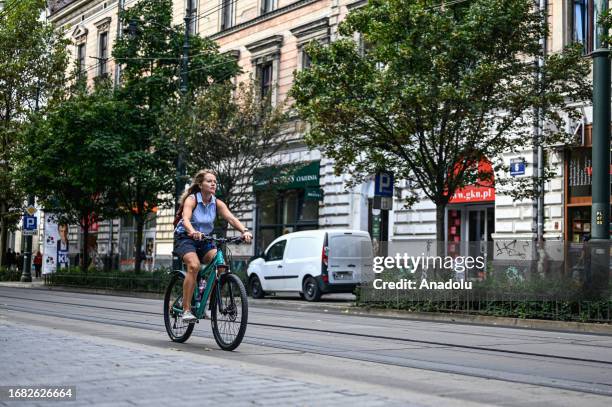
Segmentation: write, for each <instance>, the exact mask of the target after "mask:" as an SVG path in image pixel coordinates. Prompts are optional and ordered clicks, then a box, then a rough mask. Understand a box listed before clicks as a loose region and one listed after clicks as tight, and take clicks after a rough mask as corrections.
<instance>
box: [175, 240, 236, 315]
mask: <svg viewBox="0 0 612 407" xmlns="http://www.w3.org/2000/svg"><path fill="white" fill-rule="evenodd" d="M219 265H225V258H224V257H223V252H222V251H221V249H217V254H216V255H215V258H214V259H213V261H211V262H210V263H208V264H203V265H202V266H201V267H200V271H199V272H198V277H197V278H196V284H195V287H194V289H193V295H192V296H191V306H192V307H193V306H195V299H196V298H197V295H198V294H199V284H198V282H199V281H200V279H201V278H204V279H206V289H205V290H204V292H203V293H202V298H201V299H200V305H199V306H198V308H196V310H195V316H196V318H198V319H202V317H203V316H204V311H205V309H206V308H205V307H206V303H207V302H208V298H209V297H210V293H211V292H212V289H213V286H214V287H215V289H218V287H217V284H216V279H217V275H216V273H215V270H216V268H217V266H219ZM212 276H214V278H211V277H212ZM177 301H178V299H177ZM172 309H173V311H174V312H176V313H177V314H182V313H183V307H179V306H178V305H177V303H176V301H175V303H174V304H173V305H172Z"/></svg>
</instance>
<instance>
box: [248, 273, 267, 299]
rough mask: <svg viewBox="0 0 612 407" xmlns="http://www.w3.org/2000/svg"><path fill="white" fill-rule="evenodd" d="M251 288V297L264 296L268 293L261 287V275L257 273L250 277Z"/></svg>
mask: <svg viewBox="0 0 612 407" xmlns="http://www.w3.org/2000/svg"><path fill="white" fill-rule="evenodd" d="M249 288H250V289H251V297H253V298H263V297H265V295H266V293H265V292H264V290H263V289H262V288H261V281H259V277H257V276H256V275H253V276H251V278H250V279H249Z"/></svg>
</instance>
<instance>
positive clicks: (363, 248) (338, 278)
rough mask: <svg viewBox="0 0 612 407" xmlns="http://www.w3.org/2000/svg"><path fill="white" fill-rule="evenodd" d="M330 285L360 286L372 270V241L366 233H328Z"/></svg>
mask: <svg viewBox="0 0 612 407" xmlns="http://www.w3.org/2000/svg"><path fill="white" fill-rule="evenodd" d="M327 243H328V248H329V253H328V256H329V267H328V272H329V283H330V284H359V283H360V282H362V276H363V275H366V274H367V272H368V270H371V269H372V262H373V253H372V241H371V240H370V236H369V235H368V234H367V233H365V232H334V231H329V232H328V241H327Z"/></svg>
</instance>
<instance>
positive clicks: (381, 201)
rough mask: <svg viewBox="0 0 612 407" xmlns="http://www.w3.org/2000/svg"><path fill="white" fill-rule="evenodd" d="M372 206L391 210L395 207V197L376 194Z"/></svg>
mask: <svg viewBox="0 0 612 407" xmlns="http://www.w3.org/2000/svg"><path fill="white" fill-rule="evenodd" d="M372 208H374V209H382V210H383V211H389V210H391V209H393V197H390V196H375V197H374V201H373V202H372Z"/></svg>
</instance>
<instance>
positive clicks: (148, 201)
mask: <svg viewBox="0 0 612 407" xmlns="http://www.w3.org/2000/svg"><path fill="white" fill-rule="evenodd" d="M120 17H121V19H122V22H123V25H124V26H125V27H129V29H128V33H127V35H124V36H122V37H121V38H120V39H119V40H118V41H117V42H116V44H115V47H114V49H113V58H114V59H115V60H116V61H117V63H120V64H121V66H122V77H121V84H120V87H119V89H118V90H117V95H116V97H117V98H118V100H120V101H123V102H124V103H127V104H128V105H129V106H130V108H131V109H134V110H135V111H138V112H139V115H140V117H141V118H142V123H143V126H141V127H140V128H139V132H135V133H133V134H132V135H131V137H130V139H129V140H126V142H125V143H123V150H122V151H121V153H120V156H121V158H120V160H122V161H123V165H122V168H124V172H123V173H122V174H121V175H120V176H119V177H118V178H117V179H116V182H115V193H116V195H117V200H118V202H119V205H120V207H121V208H122V209H123V210H124V211H125V212H126V213H128V214H129V215H131V216H134V219H135V223H136V230H137V231H136V242H135V243H136V253H135V255H136V256H135V257H136V258H135V269H136V271H138V270H140V263H141V261H142V258H141V250H140V248H141V247H142V238H143V229H144V225H145V222H146V219H147V217H148V216H149V215H150V214H151V213H152V212H153V211H154V210H156V208H157V207H165V206H166V207H167V206H170V205H172V202H173V194H172V192H173V186H174V180H175V169H174V164H173V160H175V159H176V155H177V152H178V151H179V148H182V146H179V145H177V144H179V143H178V141H179V140H180V139H179V138H177V139H171V138H167V137H165V136H164V135H163V134H162V133H161V130H160V124H159V120H160V117H161V116H162V115H163V114H165V113H164V112H167V111H172V110H174V109H179V108H180V105H181V104H183V103H184V100H181V94H180V93H179V73H180V56H181V55H182V47H183V41H184V34H183V32H184V28H181V27H180V26H172V1H171V0H159V1H140V2H138V3H136V4H135V5H133V6H131V7H130V8H129V9H127V10H125V11H124V12H123V13H122V14H121V16H120ZM190 55H191V56H190V59H189V66H188V69H189V87H190V89H191V92H197V91H198V90H199V89H203V88H206V87H208V86H210V85H211V84H214V83H223V82H226V81H229V79H230V78H231V77H232V76H234V75H235V74H236V73H237V72H238V65H237V63H236V61H235V60H234V59H233V58H232V57H231V56H229V55H223V54H220V53H219V51H218V47H217V45H216V44H215V43H214V42H213V41H212V40H210V39H205V38H201V37H199V36H197V35H193V36H191V38H190ZM181 182H184V180H181Z"/></svg>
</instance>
